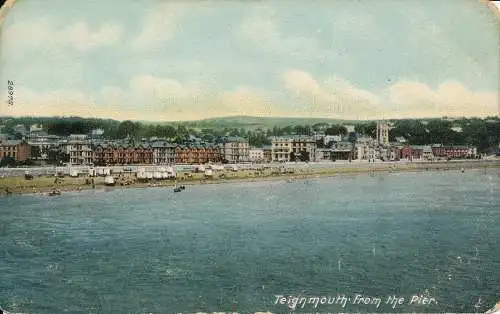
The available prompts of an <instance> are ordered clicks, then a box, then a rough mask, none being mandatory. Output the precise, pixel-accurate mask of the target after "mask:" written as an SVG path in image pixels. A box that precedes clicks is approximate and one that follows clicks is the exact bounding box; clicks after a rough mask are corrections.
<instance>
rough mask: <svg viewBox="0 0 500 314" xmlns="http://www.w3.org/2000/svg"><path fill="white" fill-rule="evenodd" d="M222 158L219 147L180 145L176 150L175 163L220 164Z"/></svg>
mask: <svg viewBox="0 0 500 314" xmlns="http://www.w3.org/2000/svg"><path fill="white" fill-rule="evenodd" d="M220 156H221V155H220V152H219V149H218V147H217V146H212V145H195V146H184V145H178V146H177V147H176V148H175V163H178V164H206V163H209V162H219V161H220V160H221V157H220Z"/></svg>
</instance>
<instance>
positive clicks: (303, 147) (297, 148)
mask: <svg viewBox="0 0 500 314" xmlns="http://www.w3.org/2000/svg"><path fill="white" fill-rule="evenodd" d="M271 148H272V152H271V154H272V155H271V158H272V161H279V162H288V161H291V160H292V159H293V157H294V156H295V157H297V158H299V157H298V156H299V155H300V156H302V154H303V152H305V153H307V154H308V157H309V161H313V160H316V142H315V141H314V139H313V138H312V137H310V136H306V135H290V136H277V137H273V138H272V140H271Z"/></svg>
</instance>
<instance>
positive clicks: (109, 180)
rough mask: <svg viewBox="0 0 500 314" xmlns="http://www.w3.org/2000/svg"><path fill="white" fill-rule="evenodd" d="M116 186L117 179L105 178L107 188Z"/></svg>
mask: <svg viewBox="0 0 500 314" xmlns="http://www.w3.org/2000/svg"><path fill="white" fill-rule="evenodd" d="M115 184H116V182H115V178H113V177H112V176H106V177H105V178H104V185H106V186H114V185H115Z"/></svg>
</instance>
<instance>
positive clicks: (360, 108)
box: [0, 0, 500, 121]
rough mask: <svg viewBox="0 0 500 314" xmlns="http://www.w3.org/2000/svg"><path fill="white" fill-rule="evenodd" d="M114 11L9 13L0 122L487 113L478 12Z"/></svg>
mask: <svg viewBox="0 0 500 314" xmlns="http://www.w3.org/2000/svg"><path fill="white" fill-rule="evenodd" d="M119 2H120V5H119V6H117V5H116V4H117V1H116V0H86V1H84V0H81V1H78V2H77V1H67V0H43V1H42V0H18V1H16V2H15V3H13V5H12V7H11V8H10V9H9V11H8V12H7V14H6V15H5V19H4V20H3V24H2V26H1V29H0V96H1V97H2V102H1V104H0V115H14V116H24V115H33V116H50V115H58V116H62V115H65V116H68V115H78V116H83V117H100V118H113V119H119V120H125V119H133V120H151V121H176V120H197V119H204V118H211V117H222V116H236V115H249V116H266V117H267V116H273V117H276V116H281V117H321V118H335V119H349V120H350V119H355V120H364V119H389V118H390V119H392V118H421V117H424V118H425V117H442V116H479V117H484V116H492V115H494V116H498V115H499V112H500V94H499V86H500V65H499V62H500V51H499V48H500V22H499V21H500V15H495V14H494V13H493V11H492V10H491V8H489V7H488V6H487V5H486V4H485V3H484V2H481V1H476V0H440V1H433V0H405V1H396V0H377V1H373V0H310V1H299V0H287V1H285V0H268V1H265V0H254V1H238V0H232V1H228V0H213V1H210V0H198V1H196V0H184V1H169V0H162V1H160V0H120V1H119ZM8 81H13V82H14V87H13V93H14V95H13V96H14V105H13V106H8V105H7V103H6V101H7V99H8V95H7V92H8Z"/></svg>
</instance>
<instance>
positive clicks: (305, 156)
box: [299, 150, 310, 161]
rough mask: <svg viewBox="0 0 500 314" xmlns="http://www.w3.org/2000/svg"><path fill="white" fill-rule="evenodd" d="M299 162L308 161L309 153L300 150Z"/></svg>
mask: <svg viewBox="0 0 500 314" xmlns="http://www.w3.org/2000/svg"><path fill="white" fill-rule="evenodd" d="M299 160H300V161H310V158H309V152H308V151H306V150H302V151H301V152H300V155H299Z"/></svg>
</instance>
